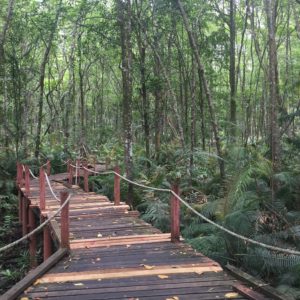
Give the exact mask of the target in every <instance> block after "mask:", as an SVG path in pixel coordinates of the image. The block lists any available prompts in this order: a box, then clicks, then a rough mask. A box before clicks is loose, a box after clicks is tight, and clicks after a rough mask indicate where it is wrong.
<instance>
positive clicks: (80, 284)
mask: <svg viewBox="0 0 300 300" xmlns="http://www.w3.org/2000/svg"><path fill="white" fill-rule="evenodd" d="M74 285H75V286H82V285H84V284H83V283H81V282H79V283H74Z"/></svg>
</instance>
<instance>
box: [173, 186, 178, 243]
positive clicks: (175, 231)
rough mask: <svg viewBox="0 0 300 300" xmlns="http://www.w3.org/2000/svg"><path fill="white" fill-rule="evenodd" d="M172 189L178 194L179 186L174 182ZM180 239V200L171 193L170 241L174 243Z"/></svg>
mask: <svg viewBox="0 0 300 300" xmlns="http://www.w3.org/2000/svg"><path fill="white" fill-rule="evenodd" d="M172 191H173V192H174V193H175V194H177V195H179V186H178V184H174V185H173V186H172ZM179 240H180V202H179V200H178V199H177V198H176V197H175V196H174V195H173V194H172V195H171V242H172V243H176V242H179Z"/></svg>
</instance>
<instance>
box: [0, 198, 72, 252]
mask: <svg viewBox="0 0 300 300" xmlns="http://www.w3.org/2000/svg"><path fill="white" fill-rule="evenodd" d="M70 199H71V195H69V196H68V198H67V200H66V201H65V202H64V204H63V205H62V206H60V208H59V209H58V210H57V211H55V212H54V214H53V215H51V216H50V218H48V219H47V220H46V221H45V222H43V223H41V224H40V225H39V226H38V227H36V228H35V229H34V230H32V231H30V232H29V233H28V234H26V235H24V236H23V237H21V238H20V239H18V240H16V241H14V242H12V243H10V244H8V245H6V246H4V247H2V248H0V253H1V252H3V251H6V250H8V249H10V248H12V247H14V246H16V245H18V244H20V243H21V242H23V241H25V240H27V239H29V238H30V237H31V236H33V235H34V234H36V233H37V232H39V231H40V230H41V229H43V228H44V227H45V226H46V225H48V224H49V223H50V222H51V221H52V220H53V219H54V218H55V217H57V216H58V215H59V214H60V212H61V211H62V210H63V208H64V207H65V206H66V205H67V204H68V203H69V201H70Z"/></svg>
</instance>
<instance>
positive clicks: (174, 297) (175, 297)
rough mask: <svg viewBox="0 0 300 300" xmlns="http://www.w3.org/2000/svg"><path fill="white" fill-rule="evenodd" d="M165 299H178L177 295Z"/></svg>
mask: <svg viewBox="0 0 300 300" xmlns="http://www.w3.org/2000/svg"><path fill="white" fill-rule="evenodd" d="M166 300H179V297H177V296H173V297H171V298H167V299H166Z"/></svg>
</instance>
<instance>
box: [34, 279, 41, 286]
mask: <svg viewBox="0 0 300 300" xmlns="http://www.w3.org/2000/svg"><path fill="white" fill-rule="evenodd" d="M40 282H41V281H40V280H39V279H37V280H36V281H35V282H34V283H33V285H38V284H40Z"/></svg>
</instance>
